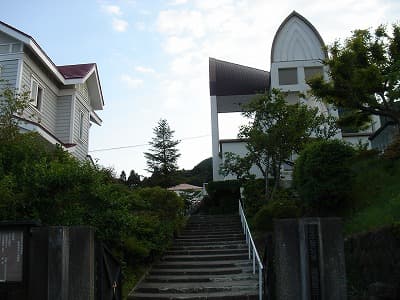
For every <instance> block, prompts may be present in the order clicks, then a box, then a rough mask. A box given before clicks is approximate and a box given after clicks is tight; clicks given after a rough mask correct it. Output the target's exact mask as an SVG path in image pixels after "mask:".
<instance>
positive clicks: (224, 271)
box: [149, 267, 253, 276]
mask: <svg viewBox="0 0 400 300" xmlns="http://www.w3.org/2000/svg"><path fill="white" fill-rule="evenodd" d="M149 274H150V275H173V276H177V275H185V276H186V275H196V276H197V275H232V274H253V268H252V267H246V268H245V267H230V268H228V267H223V268H193V269H184V268H172V269H152V270H151V271H150V273H149Z"/></svg>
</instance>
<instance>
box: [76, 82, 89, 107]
mask: <svg viewBox="0 0 400 300" xmlns="http://www.w3.org/2000/svg"><path fill="white" fill-rule="evenodd" d="M76 90H77V95H78V97H79V98H80V99H81V101H82V102H83V103H85V104H88V105H89V104H90V103H89V91H88V87H87V84H86V83H84V84H77V85H76Z"/></svg>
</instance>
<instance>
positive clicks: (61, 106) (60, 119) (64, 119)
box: [56, 96, 72, 143]
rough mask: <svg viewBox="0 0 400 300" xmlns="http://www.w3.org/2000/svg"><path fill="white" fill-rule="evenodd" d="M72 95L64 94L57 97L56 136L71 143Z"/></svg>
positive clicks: (64, 141)
mask: <svg viewBox="0 0 400 300" xmlns="http://www.w3.org/2000/svg"><path fill="white" fill-rule="evenodd" d="M71 102H72V96H62V97H58V99H57V114H56V116H57V122H56V136H57V137H58V138H59V139H60V140H61V141H62V142H63V143H70V142H71V140H72V137H71V105H72V103H71Z"/></svg>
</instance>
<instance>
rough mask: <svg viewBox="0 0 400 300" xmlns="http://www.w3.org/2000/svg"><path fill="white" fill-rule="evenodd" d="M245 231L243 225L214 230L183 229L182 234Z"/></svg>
mask: <svg viewBox="0 0 400 300" xmlns="http://www.w3.org/2000/svg"><path fill="white" fill-rule="evenodd" d="M238 232H243V230H242V227H238V228H224V229H215V228H214V229H213V230H204V229H192V230H188V229H185V230H183V231H182V234H203V233H204V234H220V233H238Z"/></svg>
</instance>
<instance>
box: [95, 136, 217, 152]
mask: <svg viewBox="0 0 400 300" xmlns="http://www.w3.org/2000/svg"><path fill="white" fill-rule="evenodd" d="M209 136H210V134H206V135H198V136H190V137H185V138H182V139H180V140H179V141H186V140H193V139H199V138H203V137H209ZM144 146H150V144H149V143H147V144H138V145H129V146H120V147H110V148H102V149H94V150H89V152H102V151H112V150H120V149H129V148H137V147H144Z"/></svg>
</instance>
